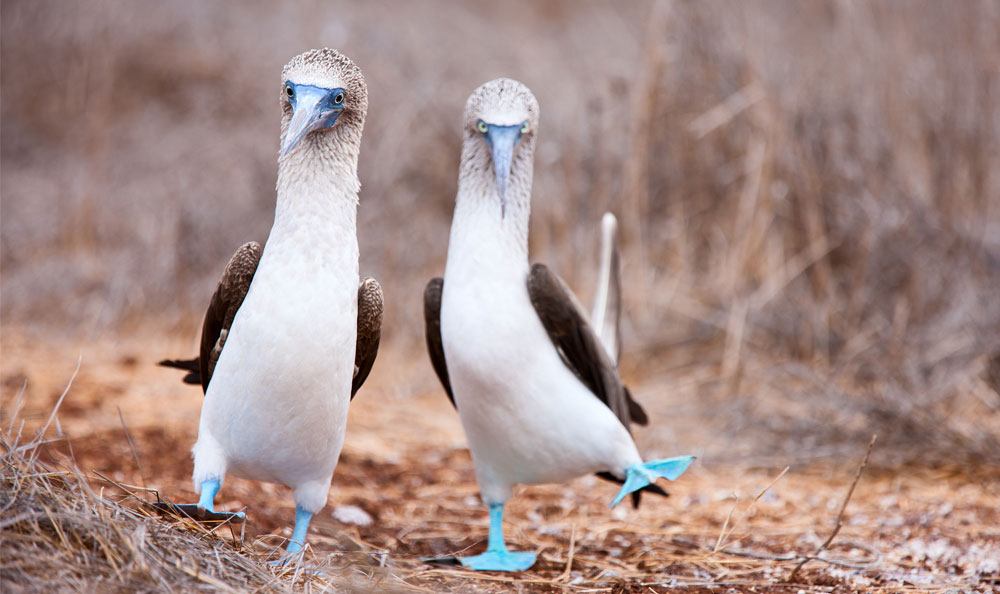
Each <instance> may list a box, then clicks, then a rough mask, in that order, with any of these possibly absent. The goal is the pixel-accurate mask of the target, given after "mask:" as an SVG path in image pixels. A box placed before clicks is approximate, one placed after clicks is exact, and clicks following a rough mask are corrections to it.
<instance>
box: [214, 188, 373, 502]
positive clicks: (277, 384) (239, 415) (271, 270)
mask: <svg viewBox="0 0 1000 594" xmlns="http://www.w3.org/2000/svg"><path fill="white" fill-rule="evenodd" d="M348 206H349V208H351V209H353V208H354V205H353V203H351V204H349V205H348ZM309 219H312V220H311V221H310V220H309ZM339 220H340V219H337V218H334V219H330V217H322V218H318V219H317V218H315V217H313V216H310V213H309V212H308V211H305V212H301V213H299V216H296V217H276V221H275V225H274V228H273V229H272V231H271V235H270V236H269V238H268V242H267V244H266V246H265V248H264V253H263V256H262V258H261V262H260V265H259V267H258V269H257V272H256V274H255V275H254V279H253V283H252V284H251V286H250V291H249V292H248V293H247V296H246V299H245V301H244V302H243V305H242V306H241V307H240V309H239V311H238V312H237V315H236V318H235V320H234V321H233V327H232V330H231V331H230V333H229V336H228V338H227V340H226V345H225V348H224V349H223V350H222V354H221V355H220V357H219V361H218V364H217V365H216V368H215V372H214V375H213V377H212V381H211V383H210V384H209V388H208V392H207V394H206V397H205V403H204V405H203V407H202V415H201V424H200V428H199V438H198V444H196V445H195V475H196V476H195V482H196V483H197V482H198V481H199V480H200V477H199V476H198V475H199V472H201V473H202V474H205V473H208V470H200V468H199V467H200V466H204V467H205V468H208V466H210V465H211V459H212V457H213V454H212V452H213V448H214V449H216V450H220V451H219V453H218V455H221V456H222V457H223V458H224V462H223V464H224V465H225V466H226V467H228V470H229V471H230V472H232V473H234V474H237V475H240V476H245V477H247V478H253V479H257V480H265V481H272V482H280V483H283V484H285V485H288V486H290V487H293V488H295V487H297V486H300V485H302V484H304V483H322V482H323V481H325V488H328V487H329V484H330V478H329V477H330V476H331V475H332V474H333V470H334V468H335V466H336V463H337V458H338V457H339V455H340V450H341V448H342V446H343V441H344V428H345V425H346V421H347V408H348V404H349V403H350V394H351V380H352V376H353V372H354V354H355V341H356V333H357V291H358V246H357V239H356V234H355V232H354V228H353V219H352V220H351V221H350V225H348V226H349V227H350V228H349V229H343V228H336V227H338V226H339V227H344V226H345V225H336V224H334V223H335V222H336V221H339ZM323 221H334V222H331V223H328V224H323ZM331 227H333V228H332V229H331ZM202 458H203V459H204V460H207V461H208V462H205V463H204V464H202V460H201V459H202ZM317 488H318V487H317ZM325 488H324V489H322V498H323V500H324V501H325ZM320 506H321V505H320Z"/></svg>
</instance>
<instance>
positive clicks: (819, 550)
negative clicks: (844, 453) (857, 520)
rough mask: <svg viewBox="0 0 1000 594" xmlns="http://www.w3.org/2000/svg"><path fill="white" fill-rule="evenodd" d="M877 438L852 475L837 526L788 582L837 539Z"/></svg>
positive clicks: (807, 556)
mask: <svg viewBox="0 0 1000 594" xmlns="http://www.w3.org/2000/svg"><path fill="white" fill-rule="evenodd" d="M877 437H878V436H877V435H872V439H871V441H869V442H868V451H866V452H865V457H864V459H863V460H861V465H860V466H858V471H857V472H856V473H855V474H854V480H853V481H852V482H851V488H850V489H848V490H847V496H846V497H844V503H843V505H841V506H840V513H838V514H837V524H836V525H835V526H834V527H833V532H831V533H830V536H828V537H827V539H826V540H825V541H823V544H821V545H819V548H817V549H816V551H815V552H814V553H813V554H812V555H806V556H805V557H803V558H802V561H800V562H799V564H798V565H796V566H795V569H793V570H792V573H791V574H789V576H788V581H789V582H794V581H795V578H796V577H797V576H798V573H799V570H800V569H802V567H803V566H804V565H805V564H806V563H808V562H810V561H812V560H814V559H820V556H819V554H820V553H822V552H823V551H825V550H826V548H827V547H829V546H830V543H832V542H833V539H834V538H836V537H837V533H839V532H840V528H841V526H843V525H844V512H845V511H846V510H847V504H848V503H849V502H850V501H851V496H852V495H854V488H855V487H857V486H858V480H859V479H860V478H861V473H862V472H864V471H865V466H868V457H869V456H871V453H872V448H873V447H875V439H876V438H877Z"/></svg>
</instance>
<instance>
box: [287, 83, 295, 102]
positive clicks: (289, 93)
mask: <svg viewBox="0 0 1000 594" xmlns="http://www.w3.org/2000/svg"><path fill="white" fill-rule="evenodd" d="M285 95H287V96H288V98H289V99H291V98H292V97H294V96H295V89H293V88H292V85H285Z"/></svg>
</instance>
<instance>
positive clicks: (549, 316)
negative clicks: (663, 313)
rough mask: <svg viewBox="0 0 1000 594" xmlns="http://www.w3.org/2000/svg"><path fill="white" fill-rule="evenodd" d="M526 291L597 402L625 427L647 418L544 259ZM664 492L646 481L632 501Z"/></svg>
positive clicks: (601, 474)
mask: <svg viewBox="0 0 1000 594" xmlns="http://www.w3.org/2000/svg"><path fill="white" fill-rule="evenodd" d="M528 295H529V297H530V298H531V304H532V305H533V306H534V307H535V312H536V313H537V314H538V319H539V320H541V322H542V326H544V327H545V331H546V332H548V334H549V338H550V339H552V343H553V344H554V345H555V347H556V350H558V351H559V356H560V357H561V358H562V360H563V362H564V363H565V364H566V366H567V367H569V368H570V370H571V371H572V372H573V373H574V374H575V375H576V376H577V377H578V378H580V381H581V382H583V385H585V386H587V388H588V389H590V391H591V392H593V393H594V395H595V396H597V397H598V398H600V399H601V402H603V403H604V404H606V405H608V408H610V409H611V411H612V412H613V413H615V416H616V417H618V419H619V420H620V421H621V422H622V425H625V428H626V429H628V428H629V425H630V424H631V423H633V422H634V423H636V424H639V425H645V424H646V423H648V422H649V418H648V417H647V416H646V411H644V410H643V409H642V407H641V406H639V403H638V402H636V401H635V400H633V399H632V395H631V394H630V393H629V391H628V388H626V387H625V385H624V384H623V383H622V380H621V378H620V377H619V376H618V370H617V366H616V365H615V362H614V361H612V360H611V356H610V355H609V354H608V351H607V349H606V348H605V347H604V345H603V344H602V343H601V340H600V338H598V336H597V334H596V333H595V332H594V330H593V328H591V326H590V324H589V323H588V322H587V318H586V316H585V315H584V314H583V308H582V307H581V306H580V303H579V302H578V301H577V300H576V297H574V296H573V293H572V292H571V291H570V290H569V288H568V287H567V286H566V284H565V283H564V282H563V281H562V279H560V278H559V277H558V276H556V275H555V274H553V273H552V272H551V271H549V269H548V267H546V266H545V265H544V264H535V265H534V266H532V267H531V274H530V275H529V276H528ZM595 474H596V475H597V476H598V477H600V478H602V479H604V480H607V481H611V482H614V483H618V484H622V483H623V482H624V480H623V479H621V478H619V477H617V476H615V475H614V474H612V473H610V472H598V473H595ZM643 492H645V493H654V494H656V495H661V496H664V497H666V496H668V493H667V492H666V491H664V490H663V489H661V488H660V487H659V486H657V485H656V484H649V485H646V486H645V487H643V488H642V489H640V490H638V491H635V492H633V493H632V507H639V502H640V500H641V493H643Z"/></svg>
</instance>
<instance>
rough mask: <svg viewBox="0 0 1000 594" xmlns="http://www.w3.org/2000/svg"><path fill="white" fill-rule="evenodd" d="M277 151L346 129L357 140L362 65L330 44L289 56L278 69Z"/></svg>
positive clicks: (364, 94)
mask: <svg viewBox="0 0 1000 594" xmlns="http://www.w3.org/2000/svg"><path fill="white" fill-rule="evenodd" d="M281 107H282V110H283V112H284V115H283V116H282V119H281V155H282V156H284V155H287V154H288V153H290V152H291V151H292V150H294V149H295V148H296V147H300V146H303V145H305V144H306V142H304V140H305V139H307V138H310V137H313V138H317V139H318V138H322V137H323V136H324V135H328V134H329V133H330V132H331V131H334V130H344V131H345V132H346V133H347V134H349V135H352V136H355V137H356V138H355V139H356V140H357V142H358V143H360V140H361V129H362V128H363V126H364V121H365V113H366V112H367V110H368V88H367V86H366V85H365V78H364V76H363V75H362V74H361V69H360V68H358V67H357V66H355V65H354V62H352V61H351V59H350V58H348V57H347V56H345V55H344V54H341V53H340V52H338V51H337V50H333V49H329V48H326V49H318V50H315V49H314V50H309V51H307V52H305V53H302V54H299V55H298V56H295V57H294V58H292V60H291V61H290V62H288V64H286V65H285V68H284V70H282V72H281Z"/></svg>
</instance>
